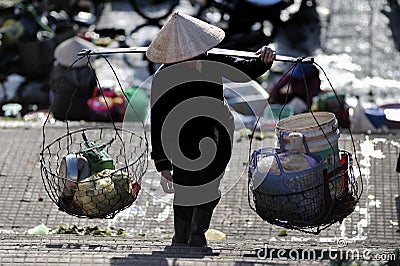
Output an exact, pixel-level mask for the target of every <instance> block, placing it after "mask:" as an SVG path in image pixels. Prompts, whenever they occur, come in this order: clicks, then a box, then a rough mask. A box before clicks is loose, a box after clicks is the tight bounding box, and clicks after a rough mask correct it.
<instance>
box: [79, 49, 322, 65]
mask: <svg viewBox="0 0 400 266" xmlns="http://www.w3.org/2000/svg"><path fill="white" fill-rule="evenodd" d="M147 48H148V47H130V48H110V49H107V48H104V49H99V50H93V51H92V50H90V49H82V50H81V51H80V52H79V53H78V56H87V55H107V54H121V53H145V52H146V51H147ZM208 53H210V54H219V55H230V56H237V57H244V58H258V55H256V54H255V53H254V52H247V51H238V50H230V49H220V48H213V49H211V50H209V51H208ZM275 60H276V61H280V62H289V63H303V64H312V63H314V58H313V57H293V56H286V55H276V58H275Z"/></svg>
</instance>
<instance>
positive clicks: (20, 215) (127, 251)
mask: <svg viewBox="0 0 400 266" xmlns="http://www.w3.org/2000/svg"><path fill="white" fill-rule="evenodd" d="M3 126H4V124H3ZM134 128H135V129H136V130H141V128H140V126H138V125H137V126H136V127H134ZM41 130H42V129H41V127H40V126H39V125H38V126H37V127H2V128H1V129H0V132H1V136H2V138H1V140H0V148H1V149H2V150H3V153H2V154H1V155H0V156H1V158H0V159H1V160H0V161H1V162H2V165H1V169H0V170H1V171H0V173H1V176H2V185H1V188H0V201H1V206H2V207H1V210H0V233H1V234H0V237H1V239H2V241H1V244H0V254H1V255H0V263H2V264H8V263H10V264H15V263H17V262H24V263H28V264H29V263H42V264H45V263H48V264H53V263H62V264H67V263H68V264H69V263H72V264H75V265H78V264H81V263H85V264H86V262H87V263H88V264H97V263H101V264H107V263H110V264H111V265H113V264H116V265H119V264H122V262H126V263H127V264H128V265H131V264H133V262H137V263H139V264H140V262H141V261H143V260H150V261H151V262H154V263H155V264H160V263H162V262H168V263H170V264H173V263H175V262H176V263H181V262H182V263H183V262H185V265H186V262H191V263H196V262H197V263H198V262H203V261H207V262H209V263H216V262H218V263H221V262H222V263H223V265H232V264H235V263H238V262H249V263H250V262H251V263H255V262H257V263H261V262H264V261H263V260H260V259H258V258H257V249H260V248H263V247H264V246H266V247H268V248H276V249H279V248H285V249H287V250H289V249H299V250H307V249H313V250H316V251H317V252H318V251H319V252H321V250H322V249H324V248H326V249H329V248H337V246H336V241H337V240H338V239H342V238H343V239H346V243H347V246H346V247H345V248H347V249H351V248H358V249H368V250H371V252H372V254H382V253H385V254H386V253H390V252H393V251H394V249H395V247H396V246H397V247H398V243H400V232H399V221H400V219H399V216H400V205H399V191H400V176H399V174H398V173H396V172H395V165H396V162H397V155H398V153H399V144H398V142H397V140H396V138H397V136H382V135H378V136H364V135H356V136H355V139H356V141H355V143H356V147H357V153H358V154H357V155H358V159H359V162H360V165H361V171H362V173H363V180H364V193H363V195H362V199H361V201H360V203H359V205H358V207H357V208H356V210H355V211H354V212H353V214H351V216H349V217H348V218H346V219H345V220H344V222H343V223H342V224H341V225H340V224H335V225H333V226H331V227H330V228H329V229H327V230H325V231H323V232H322V233H321V234H320V235H318V236H315V235H310V234H304V233H301V232H297V231H293V230H287V236H285V237H279V236H278V234H279V233H280V232H281V230H282V229H283V228H280V227H277V226H272V225H270V224H268V223H266V222H265V221H263V220H262V219H261V218H259V217H258V216H257V214H255V213H254V212H253V211H252V210H251V209H250V207H249V205H248V202H247V188H246V187H247V180H246V175H245V174H243V173H242V172H243V170H245V167H244V166H243V163H244V162H245V161H246V158H247V153H248V143H247V142H246V141H242V142H237V141H236V142H235V148H234V149H235V150H234V156H233V158H232V161H231V163H230V165H229V167H228V171H227V173H226V175H225V177H224V180H223V182H222V186H221V190H222V192H223V197H222V200H221V202H220V204H219V205H218V207H217V209H216V212H215V215H214V217H213V220H212V224H211V228H213V229H217V230H220V231H222V232H224V233H226V235H227V240H226V241H217V242H211V243H212V246H213V247H214V249H213V253H212V254H209V253H205V254H204V251H201V250H185V249H181V248H170V247H168V246H169V245H170V241H171V236H172V234H173V215H172V206H171V200H172V196H170V195H168V194H164V193H163V192H162V190H161V188H160V186H159V177H158V174H157V173H156V172H155V171H154V168H153V165H152V164H151V163H150V165H149V169H148V171H147V173H146V175H145V176H144V178H143V183H142V191H141V192H140V194H139V197H138V199H137V200H136V202H135V203H134V204H133V206H132V207H130V208H129V209H127V210H125V211H124V212H122V213H120V214H118V215H117V216H116V217H115V218H114V219H112V220H97V219H95V220H90V219H82V218H81V219H79V218H75V217H73V216H70V215H67V214H65V213H63V212H61V211H59V210H57V207H56V205H55V204H54V203H53V202H51V200H50V199H49V197H48V196H47V194H46V192H45V190H44V188H43V183H42V180H41V177H40V169H39V167H40V165H39V161H38V155H39V152H40V148H41V144H42V140H41V139H42V138H41V135H42V132H41ZM65 132H66V129H65V127H62V126H50V127H48V128H47V129H46V138H48V139H53V138H55V137H58V136H61V135H63V134H65ZM138 132H140V131H138ZM273 141H274V140H273V139H272V138H271V139H266V140H264V141H263V143H261V142H260V141H255V142H254V147H257V146H260V145H262V146H273ZM339 147H340V148H342V149H346V150H349V151H351V150H352V145H351V141H350V138H349V135H348V134H346V133H345V132H342V135H341V138H340V143H339ZM40 224H45V225H46V226H47V227H50V228H57V227H58V226H59V224H63V225H65V226H68V225H69V224H73V225H77V226H78V227H86V226H94V225H97V226H98V227H100V228H106V227H108V226H114V227H115V228H123V229H125V231H126V233H127V236H126V237H105V236H104V237H102V236H98V237H93V236H70V235H43V236H39V235H28V234H26V233H27V231H28V229H30V228H33V227H35V226H37V225H40ZM187 253H188V254H187ZM326 259H327V258H325V260H324V261H327V260H326ZM269 262H271V261H269ZM272 262H280V263H285V261H279V260H276V258H275V259H274V260H273V261H272ZM286 262H287V261H286ZM289 262H292V261H291V260H289ZM303 262H304V261H303ZM307 262H308V263H310V261H307ZM311 262H312V261H311ZM292 263H293V262H292Z"/></svg>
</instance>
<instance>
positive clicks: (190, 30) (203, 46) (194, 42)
mask: <svg viewBox="0 0 400 266" xmlns="http://www.w3.org/2000/svg"><path fill="white" fill-rule="evenodd" d="M224 37H225V33H224V31H223V30H222V29H220V28H218V27H216V26H213V25H210V24H208V23H206V22H204V21H202V20H199V19H197V18H194V17H191V16H189V15H185V14H182V13H178V12H176V13H174V14H173V15H172V16H171V17H170V18H169V19H168V20H167V21H166V22H165V24H164V26H163V27H162V28H161V30H160V31H159V32H158V34H157V35H156V37H155V38H154V40H153V41H152V42H151V44H150V46H149V48H148V49H147V52H146V55H147V58H148V59H149V60H150V61H152V62H154V63H158V64H170V63H176V62H181V61H185V60H187V59H191V58H194V57H196V56H198V55H201V54H203V53H205V52H207V51H208V50H210V49H211V48H213V47H215V46H216V45H217V44H219V43H220V42H221V41H222V40H223V39H224Z"/></svg>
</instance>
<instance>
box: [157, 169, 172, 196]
mask: <svg viewBox="0 0 400 266" xmlns="http://www.w3.org/2000/svg"><path fill="white" fill-rule="evenodd" d="M160 185H161V187H162V188H163V190H164V192H165V193H174V186H173V183H172V174H171V171H170V170H162V171H161V179H160Z"/></svg>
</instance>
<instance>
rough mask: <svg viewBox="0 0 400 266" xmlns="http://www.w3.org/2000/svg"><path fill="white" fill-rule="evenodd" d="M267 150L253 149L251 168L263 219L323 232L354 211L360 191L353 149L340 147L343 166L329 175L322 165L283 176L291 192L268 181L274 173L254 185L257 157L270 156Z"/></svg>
mask: <svg viewBox="0 0 400 266" xmlns="http://www.w3.org/2000/svg"><path fill="white" fill-rule="evenodd" d="M265 151H266V149H261V150H256V151H254V152H253V157H252V160H251V162H250V168H249V189H250V190H251V192H252V193H253V201H254V204H255V211H256V213H257V214H258V215H259V216H260V217H261V218H262V219H263V220H265V221H267V222H269V223H271V224H275V225H278V226H282V227H285V228H288V229H296V230H300V231H304V232H306V233H314V234H319V233H320V231H321V230H323V229H324V228H326V227H328V226H330V225H332V224H334V223H336V222H338V221H342V220H343V219H344V218H345V217H347V216H348V215H349V214H351V213H352V212H353V211H354V208H355V206H356V204H357V202H358V199H359V195H358V184H357V180H356V178H355V176H354V171H353V168H352V155H351V153H349V152H347V151H344V150H342V151H340V157H341V161H340V166H339V167H338V168H337V169H336V170H335V171H333V172H332V173H330V175H329V176H328V175H327V171H326V170H323V168H322V167H321V166H320V165H318V167H313V168H310V169H309V170H307V171H304V172H297V173H293V174H291V175H285V176H281V177H280V178H281V179H282V180H283V183H284V184H285V186H286V189H287V192H286V193H272V192H271V189H270V184H269V183H268V179H269V178H271V176H266V177H265V179H264V181H263V183H261V185H259V186H257V187H254V173H255V169H256V167H257V158H262V156H266V155H267V156H268V155H269V154H268V153H266V152H265ZM274 156H276V151H275V154H274Z"/></svg>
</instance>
